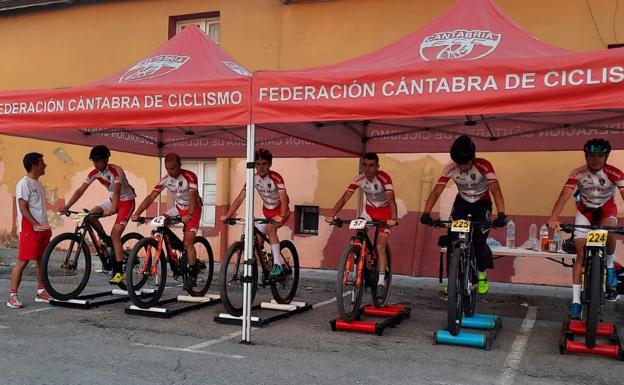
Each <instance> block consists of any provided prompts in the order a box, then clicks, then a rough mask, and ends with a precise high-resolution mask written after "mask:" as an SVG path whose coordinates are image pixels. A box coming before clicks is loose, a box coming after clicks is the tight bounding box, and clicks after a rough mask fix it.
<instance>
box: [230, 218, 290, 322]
mask: <svg viewBox="0 0 624 385" xmlns="http://www.w3.org/2000/svg"><path fill="white" fill-rule="evenodd" d="M224 223H226V224H229V225H236V224H244V221H243V220H242V219H240V218H227V219H226V220H225V221H224ZM254 223H259V224H267V223H275V222H274V221H273V220H271V219H265V218H257V219H254ZM267 244H269V245H270V241H269V238H268V236H267V235H266V234H264V233H263V232H262V231H260V230H259V229H258V228H257V227H256V226H254V248H253V250H254V253H253V254H254V258H253V262H252V263H253V265H252V269H251V271H252V277H251V278H252V286H251V287H252V289H251V290H252V294H251V301H252V302H253V300H254V298H255V296H256V291H257V289H258V274H259V273H258V263H260V268H261V269H262V281H261V284H260V286H262V287H265V286H266V285H267V284H268V285H269V286H270V287H271V294H273V298H274V299H275V301H276V302H277V303H281V304H286V303H290V302H291V301H292V300H293V298H294V297H295V295H296V294H297V285H298V284H299V254H298V253H297V248H295V245H294V244H293V243H292V242H291V241H289V240H282V241H280V253H281V255H282V260H283V261H284V267H285V269H284V273H283V274H282V275H280V276H278V277H275V278H273V277H270V276H269V273H270V272H271V268H272V267H273V256H272V254H271V251H270V250H269V251H267V250H265V245H267ZM244 250H245V235H244V234H242V235H241V237H240V240H238V241H236V242H234V243H233V244H231V245H230V246H229V247H228V249H227V250H226V252H225V256H224V257H223V260H222V261H221V272H220V274H219V279H220V282H221V289H220V294H221V302H222V303H223V306H224V307H225V309H226V310H227V312H228V313H229V314H231V315H233V316H236V317H240V316H241V315H242V314H243V268H242V267H243V263H244Z"/></svg>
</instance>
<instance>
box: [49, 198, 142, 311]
mask: <svg viewBox="0 0 624 385" xmlns="http://www.w3.org/2000/svg"><path fill="white" fill-rule="evenodd" d="M64 214H65V215H66V216H68V217H72V219H74V220H75V221H76V228H75V229H74V231H73V232H71V233H63V234H59V235H57V236H56V237H54V238H53V239H52V240H51V241H50V244H49V245H48V247H46V249H45V251H44V252H43V256H42V258H41V278H42V279H43V284H44V286H45V289H46V290H47V292H48V293H49V294H50V295H51V296H52V297H53V298H55V299H57V300H60V301H68V300H70V299H74V298H76V297H78V296H79V295H80V293H82V291H83V290H84V288H85V287H86V285H87V283H88V282H89V278H90V276H91V255H92V254H96V255H97V256H98V257H99V259H100V262H102V270H103V271H104V272H107V273H108V272H109V271H110V270H111V269H112V266H113V263H114V262H115V251H114V249H113V243H112V240H111V238H110V237H109V236H108V235H106V234H98V232H97V231H96V230H95V229H94V228H93V225H92V224H91V222H90V219H92V218H101V217H102V216H103V214H102V213H90V212H89V210H86V209H85V210H84V211H82V212H78V211H70V210H68V211H66V212H65V213H64ZM141 239H143V236H142V235H141V234H139V233H127V234H124V235H123V236H122V237H121V243H122V244H123V253H124V265H125V264H126V261H127V259H128V254H129V252H130V250H131V249H132V247H134V245H135V244H136V243H137V242H138V241H140V240H141ZM124 268H125V267H124ZM120 286H121V287H122V288H123V289H126V287H125V284H120ZM135 289H138V288H135Z"/></svg>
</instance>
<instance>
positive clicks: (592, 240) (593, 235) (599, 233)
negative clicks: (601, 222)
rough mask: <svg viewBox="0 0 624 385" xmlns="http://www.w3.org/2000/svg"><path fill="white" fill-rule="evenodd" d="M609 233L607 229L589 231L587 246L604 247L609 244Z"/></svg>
mask: <svg viewBox="0 0 624 385" xmlns="http://www.w3.org/2000/svg"><path fill="white" fill-rule="evenodd" d="M608 235H609V232H608V231H607V230H592V231H590V232H589V233H587V243H586V246H596V247H604V246H606V245H607V237H608Z"/></svg>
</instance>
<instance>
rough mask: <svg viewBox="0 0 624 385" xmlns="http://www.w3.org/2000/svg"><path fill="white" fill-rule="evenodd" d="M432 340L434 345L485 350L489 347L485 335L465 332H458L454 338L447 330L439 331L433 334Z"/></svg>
mask: <svg viewBox="0 0 624 385" xmlns="http://www.w3.org/2000/svg"><path fill="white" fill-rule="evenodd" d="M433 339H434V342H435V343H436V344H446V345H462V346H471V347H475V348H483V349H486V350H489V349H488V348H489V345H490V343H489V342H490V341H489V339H488V337H487V336H486V335H484V334H480V333H468V332H465V331H460V332H459V334H457V335H456V336H454V335H452V334H451V333H449V332H448V331H447V330H443V329H441V330H438V331H437V332H435V334H434V335H433Z"/></svg>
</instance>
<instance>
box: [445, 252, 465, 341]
mask: <svg viewBox="0 0 624 385" xmlns="http://www.w3.org/2000/svg"><path fill="white" fill-rule="evenodd" d="M461 259H462V250H461V249H459V248H454V249H453V251H452V252H451V254H450V255H449V258H448V303H447V324H448V331H449V333H451V335H454V336H456V335H457V334H459V331H460V330H461V321H462V311H463V304H462V303H463V295H462V293H461V288H462V280H463V279H462V277H461V274H460V272H459V265H460V261H461Z"/></svg>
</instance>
